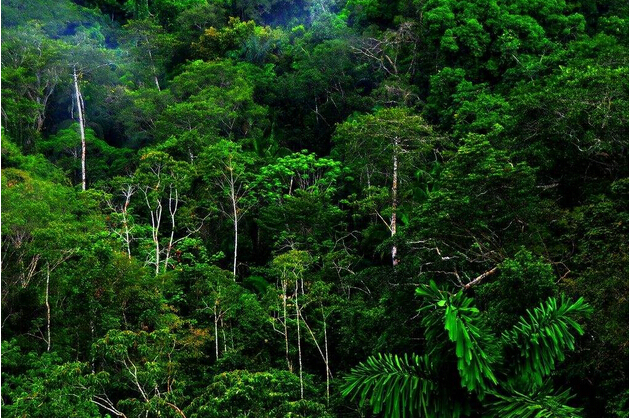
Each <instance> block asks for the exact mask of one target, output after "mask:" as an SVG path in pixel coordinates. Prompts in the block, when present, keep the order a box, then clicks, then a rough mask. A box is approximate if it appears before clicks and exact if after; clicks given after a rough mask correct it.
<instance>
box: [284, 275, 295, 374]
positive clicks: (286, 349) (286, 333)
mask: <svg viewBox="0 0 630 418" xmlns="http://www.w3.org/2000/svg"><path fill="white" fill-rule="evenodd" d="M282 312H283V315H284V318H283V325H284V354H285V357H286V359H287V367H288V368H289V371H290V372H293V367H292V366H291V361H290V360H289V329H288V327H287V281H286V280H284V279H283V280H282Z"/></svg>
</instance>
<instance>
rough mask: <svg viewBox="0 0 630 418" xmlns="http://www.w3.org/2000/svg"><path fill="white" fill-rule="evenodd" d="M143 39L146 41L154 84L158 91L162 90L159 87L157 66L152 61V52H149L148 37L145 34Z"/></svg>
mask: <svg viewBox="0 0 630 418" xmlns="http://www.w3.org/2000/svg"><path fill="white" fill-rule="evenodd" d="M144 40H145V41H146V43H147V51H148V52H149V60H150V61H151V71H152V72H153V80H154V81H155V85H156V87H157V89H158V91H162V90H161V89H160V82H159V81H158V76H157V68H155V63H154V62H153V54H152V53H151V45H150V44H149V39H148V38H147V37H146V36H145V37H144Z"/></svg>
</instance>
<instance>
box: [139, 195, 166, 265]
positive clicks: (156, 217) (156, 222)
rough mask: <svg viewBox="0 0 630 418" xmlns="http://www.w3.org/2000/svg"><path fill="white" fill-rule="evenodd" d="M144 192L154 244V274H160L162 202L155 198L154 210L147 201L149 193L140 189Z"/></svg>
mask: <svg viewBox="0 0 630 418" xmlns="http://www.w3.org/2000/svg"><path fill="white" fill-rule="evenodd" d="M142 192H143V193H144V200H145V202H146V204H147V207H148V208H149V213H150V214H151V237H152V238H153V244H155V275H156V276H157V275H158V274H160V239H159V238H160V237H159V232H160V223H161V222H162V202H161V201H160V199H159V197H158V198H157V206H156V207H155V210H154V209H153V207H152V206H151V203H149V193H148V191H147V190H146V189H144V190H142Z"/></svg>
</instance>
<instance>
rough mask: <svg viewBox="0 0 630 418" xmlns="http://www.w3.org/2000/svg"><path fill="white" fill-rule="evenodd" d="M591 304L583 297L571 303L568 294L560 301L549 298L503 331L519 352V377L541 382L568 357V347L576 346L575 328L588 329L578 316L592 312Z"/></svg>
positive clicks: (536, 382)
mask: <svg viewBox="0 0 630 418" xmlns="http://www.w3.org/2000/svg"><path fill="white" fill-rule="evenodd" d="M591 311H592V309H591V307H590V306H589V305H588V304H587V303H586V302H585V301H584V299H583V298H579V299H578V300H577V301H575V302H573V303H571V302H570V301H568V300H567V299H566V298H565V297H564V296H562V298H561V300H560V302H559V303H558V300H557V299H556V298H549V299H547V301H546V302H544V303H541V304H540V307H537V308H535V309H534V310H533V311H530V310H528V311H527V317H523V316H522V317H521V318H520V320H519V322H518V324H516V325H515V326H514V328H513V329H512V330H510V331H506V332H504V333H503V336H502V339H503V341H504V343H506V344H507V346H508V347H511V348H512V350H513V351H515V352H516V353H517V357H518V360H517V362H516V369H517V377H519V378H521V379H523V380H524V381H530V382H532V383H534V384H536V385H538V386H540V385H542V381H543V380H542V379H543V378H544V377H545V376H548V375H549V374H550V373H551V372H552V371H553V370H554V369H555V365H556V362H558V361H562V360H564V358H565V354H564V353H565V351H567V350H569V351H570V350H574V349H575V337H574V335H573V332H576V333H577V334H579V335H582V334H583V333H584V330H583V329H582V327H581V326H580V324H578V323H577V322H576V319H577V317H579V316H584V315H587V314H589V313H590V312H591Z"/></svg>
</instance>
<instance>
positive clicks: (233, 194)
mask: <svg viewBox="0 0 630 418" xmlns="http://www.w3.org/2000/svg"><path fill="white" fill-rule="evenodd" d="M235 188H236V185H235V184H234V173H233V171H232V170H230V197H231V199H232V212H233V216H234V262H233V267H232V274H233V275H234V280H236V260H237V255H238V208H237V206H236V190H235Z"/></svg>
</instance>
